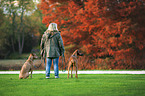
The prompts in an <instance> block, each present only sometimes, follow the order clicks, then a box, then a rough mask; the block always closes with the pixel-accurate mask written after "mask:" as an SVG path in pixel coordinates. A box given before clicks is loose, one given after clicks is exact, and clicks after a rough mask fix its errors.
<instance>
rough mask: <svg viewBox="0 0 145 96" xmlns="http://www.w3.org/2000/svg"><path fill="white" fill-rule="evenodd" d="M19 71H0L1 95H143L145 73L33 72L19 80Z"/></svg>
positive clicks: (144, 90) (144, 91)
mask: <svg viewBox="0 0 145 96" xmlns="http://www.w3.org/2000/svg"><path fill="white" fill-rule="evenodd" d="M18 77H19V75H18V74H16V75H8V74H7V75H4V74H1V75H0V86H1V87H0V96H145V75H119V74H112V75H111V74H99V75H98V74H90V75H86V74H85V75H83V74H79V79H76V78H69V79H67V74H60V77H61V78H59V79H55V78H54V74H51V78H50V79H45V74H34V75H33V78H32V79H31V78H30V79H24V80H19V79H18Z"/></svg>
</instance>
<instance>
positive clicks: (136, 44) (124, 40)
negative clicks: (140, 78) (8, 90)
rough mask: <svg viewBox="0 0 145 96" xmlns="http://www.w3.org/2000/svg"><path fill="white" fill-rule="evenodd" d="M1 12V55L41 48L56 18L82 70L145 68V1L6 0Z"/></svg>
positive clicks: (67, 51) (68, 47) (4, 56)
mask: <svg viewBox="0 0 145 96" xmlns="http://www.w3.org/2000/svg"><path fill="white" fill-rule="evenodd" d="M16 1H17V3H18V4H16V3H15V2H16ZM36 5H37V6H36ZM0 13H1V14H0V17H1V18H2V19H0V34H1V36H0V38H1V39H0V53H1V54H0V57H1V59H4V58H8V56H9V55H10V54H14V53H18V54H23V53H28V52H31V50H32V49H33V50H34V49H35V50H37V49H38V50H39V44H40V39H41V36H42V34H43V33H44V31H45V30H46V29H47V27H48V25H49V24H50V23H52V22H55V23H57V24H58V29H59V30H60V31H61V35H62V38H63V42H64V46H65V50H66V52H65V56H66V59H68V58H69V56H70V55H71V53H72V52H73V51H74V50H75V49H80V50H81V51H82V52H83V53H84V54H85V55H84V56H83V57H80V58H79V69H92V70H94V69H145V27H144V26H145V0H41V1H40V2H39V3H38V4H36V3H35V2H34V0H25V1H24V0H5V1H1V8H0ZM60 59H61V58H60ZM60 63H61V62H60ZM64 67H65V66H64Z"/></svg>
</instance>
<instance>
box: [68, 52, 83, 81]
mask: <svg viewBox="0 0 145 96" xmlns="http://www.w3.org/2000/svg"><path fill="white" fill-rule="evenodd" d="M78 56H83V54H82V53H80V51H79V50H75V51H74V53H73V54H72V55H71V57H70V59H69V63H68V77H67V78H69V69H70V68H71V78H72V77H73V74H72V71H73V66H75V67H76V75H75V77H76V78H78V74H77V71H78Z"/></svg>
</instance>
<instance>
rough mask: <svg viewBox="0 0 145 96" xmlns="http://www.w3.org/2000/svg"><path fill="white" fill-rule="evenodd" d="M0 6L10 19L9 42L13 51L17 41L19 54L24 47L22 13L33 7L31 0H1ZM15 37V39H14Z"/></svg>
mask: <svg viewBox="0 0 145 96" xmlns="http://www.w3.org/2000/svg"><path fill="white" fill-rule="evenodd" d="M1 7H2V8H3V9H4V10H5V14H6V15H7V16H8V19H9V20H10V21H11V22H10V23H11V26H10V27H11V28H10V29H11V31H10V32H11V36H10V37H11V40H10V41H11V44H12V48H13V52H15V51H16V48H15V43H17V42H18V49H19V54H22V51H23V47H24V37H25V36H24V30H25V28H24V27H23V24H24V15H26V14H29V13H27V12H30V11H32V10H33V9H34V3H33V1H32V0H5V1H1ZM16 38H17V39H16Z"/></svg>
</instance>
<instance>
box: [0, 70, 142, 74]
mask: <svg viewBox="0 0 145 96" xmlns="http://www.w3.org/2000/svg"><path fill="white" fill-rule="evenodd" d="M19 73H20V71H0V74H19ZM50 73H54V71H51V72H50ZM59 73H60V74H67V73H68V71H59ZM74 73H75V72H74ZM33 74H45V71H33ZM78 74H145V70H141V71H109V70H107V71H99V70H98V71H96V70H95V71H91V70H89V71H78Z"/></svg>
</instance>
